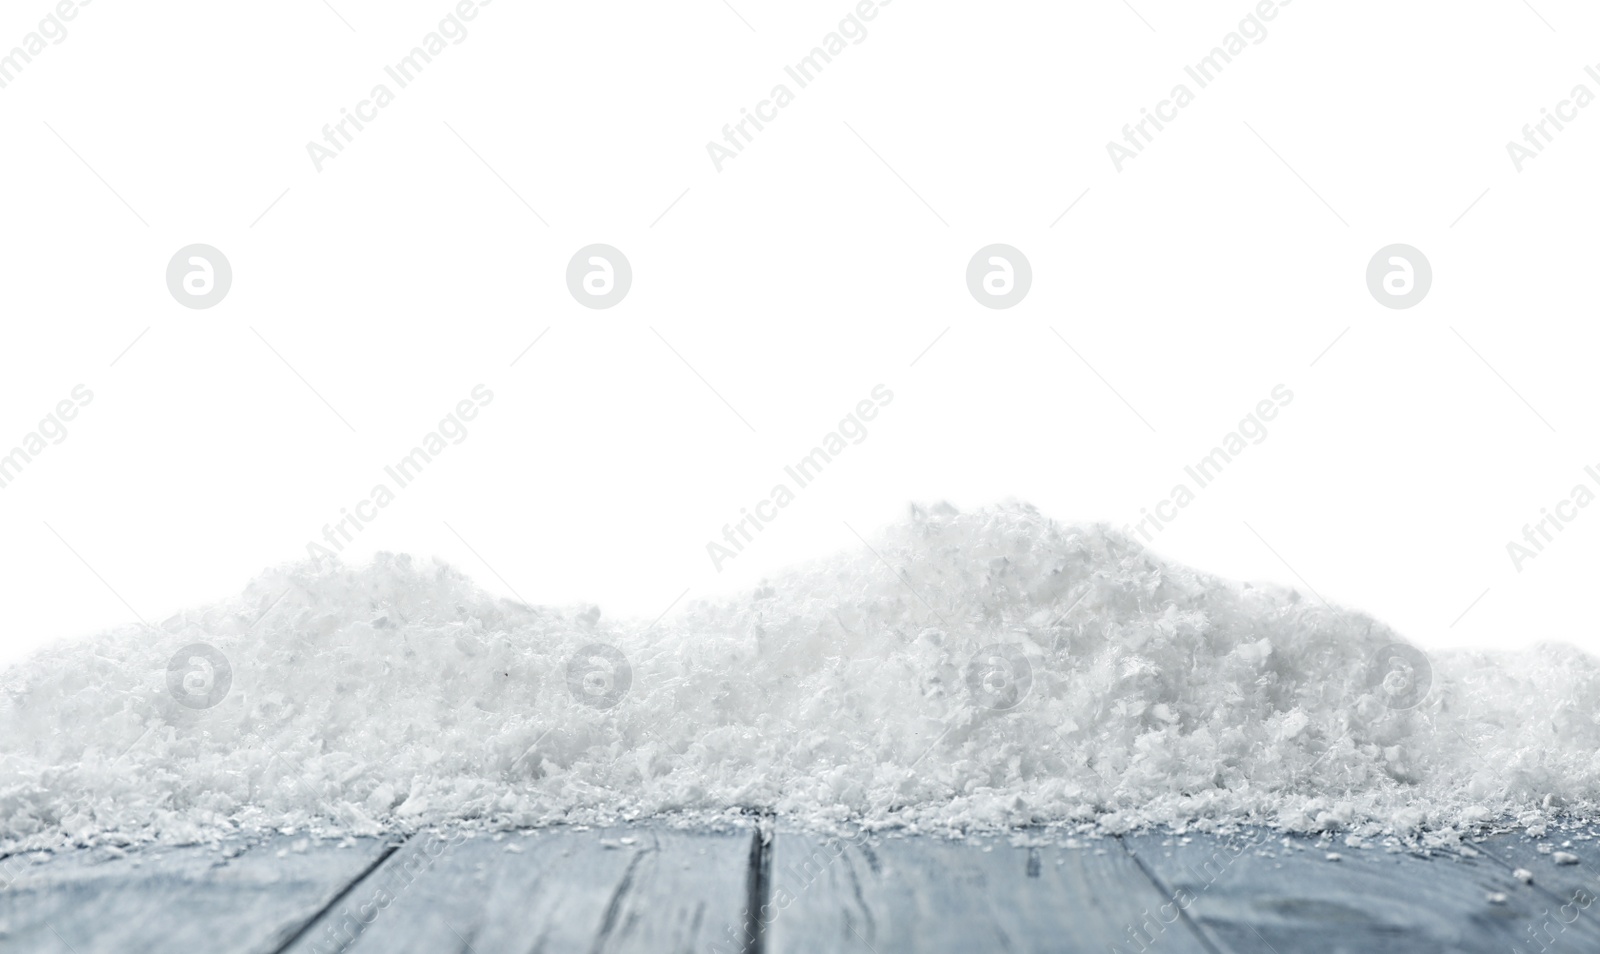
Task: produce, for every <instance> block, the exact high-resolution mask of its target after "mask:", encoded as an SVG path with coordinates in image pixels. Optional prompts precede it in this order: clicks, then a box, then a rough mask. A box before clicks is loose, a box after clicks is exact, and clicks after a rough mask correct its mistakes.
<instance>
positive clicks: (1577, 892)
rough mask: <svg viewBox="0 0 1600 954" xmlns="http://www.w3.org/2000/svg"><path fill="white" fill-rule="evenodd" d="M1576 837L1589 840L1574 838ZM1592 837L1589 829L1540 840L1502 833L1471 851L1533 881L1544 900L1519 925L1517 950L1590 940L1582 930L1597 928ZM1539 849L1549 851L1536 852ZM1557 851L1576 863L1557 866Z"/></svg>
mask: <svg viewBox="0 0 1600 954" xmlns="http://www.w3.org/2000/svg"><path fill="white" fill-rule="evenodd" d="M1578 834H1586V835H1588V836H1589V837H1588V838H1583V839H1574V836H1575V835H1578ZM1595 834H1596V831H1595V829H1592V828H1586V829H1583V830H1581V832H1580V831H1552V832H1550V833H1549V834H1548V836H1547V837H1542V838H1530V837H1528V836H1527V835H1525V834H1520V833H1518V834H1506V835H1496V836H1494V837H1492V838H1488V839H1485V840H1484V841H1482V842H1479V843H1477V844H1475V845H1474V846H1473V847H1474V848H1476V849H1478V850H1480V851H1483V852H1485V853H1486V854H1487V855H1489V856H1490V857H1491V858H1493V859H1495V860H1496V861H1498V862H1499V863H1501V864H1502V865H1504V866H1505V867H1507V868H1510V869H1513V870H1514V869H1518V868H1520V869H1523V870H1525V871H1527V872H1528V873H1529V874H1531V875H1532V876H1533V887H1534V889H1535V890H1536V891H1538V892H1540V893H1541V894H1543V895H1544V896H1545V903H1544V904H1542V905H1540V907H1539V909H1538V910H1537V911H1535V912H1534V916H1533V917H1531V918H1530V919H1529V921H1528V923H1527V924H1526V925H1524V928H1523V930H1524V933H1523V937H1522V946H1521V947H1520V948H1518V949H1519V950H1526V951H1541V950H1543V949H1545V948H1549V949H1551V950H1552V951H1553V952H1560V951H1564V950H1578V949H1579V948H1580V947H1581V946H1582V945H1584V944H1592V941H1590V940H1589V938H1590V937H1591V936H1592V935H1591V933H1590V932H1589V931H1586V930H1585V928H1593V927H1594V926H1595V925H1596V924H1600V840H1596V839H1595ZM1541 846H1544V847H1545V848H1548V849H1549V850H1548V851H1541V850H1540V847H1541ZM1558 851H1560V852H1565V853H1567V854H1570V855H1573V856H1574V857H1576V858H1577V859H1578V862H1577V863H1576V864H1560V863H1558V862H1557V861H1556V852H1558ZM1588 949H1589V950H1600V948H1595V947H1590V948H1588Z"/></svg>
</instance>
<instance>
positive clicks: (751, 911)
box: [744, 810, 778, 954]
mask: <svg viewBox="0 0 1600 954" xmlns="http://www.w3.org/2000/svg"><path fill="white" fill-rule="evenodd" d="M772 818H773V813H772V812H771V811H770V810H767V811H762V812H761V814H760V815H759V816H758V817H757V819H756V826H755V832H754V833H753V834H752V836H751V838H750V866H749V867H748V868H747V869H745V879H744V884H745V898H744V934H745V943H744V954H766V950H767V937H766V924H765V922H763V921H762V919H761V911H762V909H763V908H765V907H766V906H767V905H768V903H769V902H770V901H771V900H772V848H773V845H775V844H776V843H777V840H778V833H777V831H776V828H775V826H774V825H773V824H772Z"/></svg>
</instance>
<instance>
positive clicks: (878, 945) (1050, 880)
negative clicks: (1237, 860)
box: [763, 832, 1205, 954]
mask: <svg viewBox="0 0 1600 954" xmlns="http://www.w3.org/2000/svg"><path fill="white" fill-rule="evenodd" d="M1052 840H1053V839H1052ZM769 884H770V891H769V892H768V896H769V898H770V900H769V902H768V906H767V907H766V909H765V910H764V913H763V921H764V922H766V930H765V950H766V951H767V952H768V954H802V952H804V954H815V952H819V951H840V952H851V954H871V952H876V954H899V952H912V951H915V952H922V954H938V952H957V951H959V952H963V954H968V952H977V951H1007V952H1028V951H1041V952H1042V951H1050V952H1063V951H1068V952H1072V951H1085V952H1088V951H1093V952H1095V954H1105V952H1106V951H1108V950H1128V951H1134V950H1139V949H1140V948H1139V947H1137V946H1134V945H1132V944H1131V942H1130V941H1129V932H1130V931H1135V930H1138V926H1139V925H1141V924H1146V923H1150V924H1154V925H1155V927H1153V928H1149V930H1152V931H1153V932H1154V933H1156V934H1158V935H1159V937H1160V950H1161V951H1162V952H1163V954H1205V947H1204V946H1203V944H1202V943H1201V941H1200V939H1199V937H1198V936H1197V935H1196V934H1195V933H1194V930H1193V928H1192V926H1191V925H1189V924H1187V923H1186V922H1185V921H1184V920H1183V919H1182V918H1180V917H1178V916H1177V915H1176V910H1175V909H1174V915H1173V921H1172V923H1171V924H1161V923H1160V922H1159V921H1157V920H1155V919H1156V917H1157V916H1158V913H1159V911H1160V909H1161V907H1162V905H1163V904H1167V903H1168V902H1169V901H1170V899H1169V898H1165V897H1162V896H1161V894H1160V893H1159V892H1158V891H1157V889H1156V887H1155V885H1154V884H1153V883H1152V882H1151V880H1150V879H1149V878H1148V877H1147V876H1146V875H1145V874H1144V872H1143V871H1141V870H1140V868H1139V866H1138V865H1137V864H1136V863H1135V862H1134V861H1133V859H1132V858H1131V857H1130V856H1129V855H1128V853H1127V851H1126V850H1125V849H1124V848H1123V847H1122V845H1121V844H1120V843H1119V842H1118V841H1116V840H1115V839H1111V838H1106V839H1090V840H1087V841H1086V843H1085V845H1084V846H1083V847H1062V846H1060V845H1055V844H1052V845H1050V846H1048V847H1013V846H1012V845H1011V844H1009V843H1008V842H1007V841H1006V840H986V841H984V840H978V839H968V840H966V841H962V842H955V841H950V840H947V839H943V838H931V837H920V838H894V837H884V838H881V839H876V840H873V841H868V840H865V839H861V838H852V839H847V840H837V839H828V838H824V837H819V836H816V835H809V834H805V833H798V832H797V833H783V834H781V835H779V837H778V838H777V839H776V840H775V842H774V845H773V851H772V857H771V872H770V877H769ZM1118 944H1120V945H1122V946H1121V947H1120V948H1119V947H1114V946H1113V945H1118Z"/></svg>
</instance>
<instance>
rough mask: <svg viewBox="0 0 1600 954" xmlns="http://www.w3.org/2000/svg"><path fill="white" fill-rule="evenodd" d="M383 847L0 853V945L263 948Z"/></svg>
mask: <svg viewBox="0 0 1600 954" xmlns="http://www.w3.org/2000/svg"><path fill="white" fill-rule="evenodd" d="M392 847H393V843H392V842H386V841H384V840H381V839H375V838H365V839H359V840H357V841H356V842H355V844H354V845H352V846H351V847H347V848H340V847H337V845H336V843H334V842H330V841H324V842H321V843H320V844H319V843H314V842H312V841H311V839H309V838H304V837H300V838H297V837H292V836H281V835H279V836H272V837H270V838H267V839H265V840H263V841H261V842H259V843H251V842H246V841H244V840H239V841H228V842H223V843H222V844H221V845H220V846H219V847H218V848H217V849H215V850H214V849H212V848H210V847H207V846H193V847H186V848H172V849H145V850H142V851H139V852H136V853H133V854H130V855H128V856H126V857H114V856H113V855H112V854H108V853H106V852H105V851H103V850H95V849H85V850H82V851H79V852H75V853H71V854H63V855H55V856H53V857H49V859H48V860H45V861H43V863H38V864H36V863H34V862H33V859H32V858H30V857H27V856H18V857H12V858H7V859H5V860H4V861H0V951H5V952H6V954H32V952H38V954H108V952H123V951H206V952H218V954H233V952H239V954H271V952H275V951H277V950H278V949H279V947H281V946H282V944H283V942H284V941H285V940H287V939H288V938H289V937H291V936H292V935H293V934H294V933H295V932H296V931H298V930H300V929H301V928H302V927H303V926H304V925H305V924H307V923H309V922H310V921H311V920H312V919H313V918H314V917H316V915H317V914H318V913H319V912H320V911H321V910H322V909H323V908H324V907H325V906H326V905H327V904H328V903H329V902H330V901H332V900H333V899H334V898H335V897H337V896H338V894H339V892H340V891H342V890H343V889H344V888H345V887H346V886H347V885H349V884H350V883H351V882H352V881H354V880H356V879H357V878H359V877H360V876H361V874H362V873H363V872H364V871H367V870H369V869H371V868H372V867H373V866H374V865H375V864H376V863H377V862H378V860H379V859H380V858H381V857H382V856H383V854H384V853H385V852H386V851H388V850H390V849H391V848H392Z"/></svg>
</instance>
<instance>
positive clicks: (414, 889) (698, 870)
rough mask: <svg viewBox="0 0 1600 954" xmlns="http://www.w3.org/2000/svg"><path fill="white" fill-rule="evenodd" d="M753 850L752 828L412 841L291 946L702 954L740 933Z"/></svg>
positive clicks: (301, 949) (429, 953)
mask: <svg viewBox="0 0 1600 954" xmlns="http://www.w3.org/2000/svg"><path fill="white" fill-rule="evenodd" d="M752 843H753V835H752V829H751V828H750V827H745V828H743V829H731V830H729V831H725V832H721V833H706V832H698V833H691V832H684V831H676V830H673V829H670V828H666V827H662V826H656V827H651V828H616V829H606V830H592V831H591V830H581V829H572V828H557V829H543V830H540V831H536V832H529V833H520V832H512V833H507V834H504V835H501V836H498V837H496V836H490V835H478V836H477V837H472V838H467V837H465V836H463V835H461V834H455V835H438V834H424V835H419V836H415V837H413V838H412V839H411V840H409V841H408V842H407V843H406V844H405V846H404V847H402V848H401V849H400V850H399V851H397V852H395V853H394V854H393V855H391V856H390V857H389V859H388V861H386V862H385V863H384V865H383V866H382V867H381V868H379V869H378V870H377V871H375V872H373V874H372V875H371V876H370V877H368V878H366V879H365V880H364V881H362V883H361V884H359V885H357V886H356V888H355V890H353V891H352V892H351V893H350V895H349V896H347V897H346V898H345V899H343V900H342V901H341V902H340V903H339V904H336V905H334V906H333V907H332V908H331V909H329V910H328V911H327V912H326V913H325V914H324V915H323V917H321V918H320V919H319V920H318V922H317V923H316V924H314V925H312V926H311V928H310V929H309V930H308V931H307V932H306V933H305V934H304V935H303V936H301V937H300V938H298V939H297V940H296V941H295V943H294V944H292V945H290V946H289V947H288V948H287V950H288V951H291V952H296V954H312V952H331V951H373V952H381V954H391V952H393V954H409V952H416V954H422V952H426V954H435V952H439V951H448V952H458V951H471V952H475V954H512V952H515V954H528V952H530V951H538V952H540V954H561V952H568V951H574V952H576V951H582V952H608V954H609V952H641V954H643V952H649V954H660V952H663V951H685V952H687V951H694V952H697V954H698V952H705V951H708V950H711V949H712V948H711V947H710V946H709V945H710V943H711V942H712V941H713V940H714V939H715V937H716V936H718V935H720V934H721V933H723V932H724V930H725V929H726V931H727V932H729V933H733V932H738V931H740V930H741V929H742V927H743V925H744V919H745V913H744V911H745V902H746V897H747V891H748V885H747V877H746V876H747V872H748V869H749V860H750V856H751V848H752ZM735 950H737V948H735Z"/></svg>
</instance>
